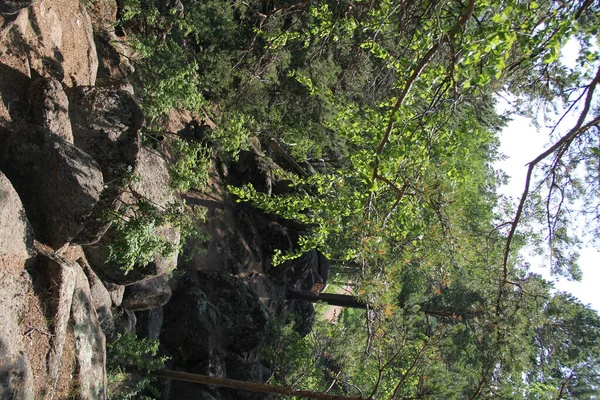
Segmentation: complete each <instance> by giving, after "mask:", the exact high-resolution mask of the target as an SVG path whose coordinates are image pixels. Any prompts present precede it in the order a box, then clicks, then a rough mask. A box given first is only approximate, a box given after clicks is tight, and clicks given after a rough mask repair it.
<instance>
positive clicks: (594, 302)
mask: <svg viewBox="0 0 600 400" xmlns="http://www.w3.org/2000/svg"><path fill="white" fill-rule="evenodd" d="M578 51H579V47H578V44H577V42H576V41H575V40H571V41H569V43H567V45H566V46H565V47H564V49H563V52H562V57H561V62H562V63H563V64H564V65H566V66H567V67H570V68H573V67H575V62H576V59H577V54H578ZM507 107H508V104H507V103H506V102H505V101H501V102H500V104H499V105H498V107H497V108H498V111H500V112H502V111H504V110H507ZM577 116H578V115H577V111H576V110H575V111H574V114H573V115H571V116H570V117H567V118H565V119H564V120H563V122H562V123H561V125H560V126H559V130H558V131H557V132H558V135H559V137H560V136H562V134H564V133H565V132H567V131H568V130H569V129H570V128H572V127H573V126H574V124H575V121H576V118H577ZM561 132H562V133H561ZM548 140H549V129H545V131H544V129H542V130H541V131H537V130H536V128H534V127H533V126H531V121H530V120H529V119H528V118H524V117H519V116H514V117H513V120H512V121H511V122H510V123H509V124H508V126H507V127H506V128H505V129H504V130H503V131H502V134H501V136H500V152H501V153H503V154H504V155H506V156H507V158H506V160H503V161H501V162H498V163H497V164H496V168H499V169H502V170H503V171H504V172H506V173H507V174H508V175H509V176H510V177H511V178H510V181H509V183H508V185H505V186H504V187H502V188H500V190H499V192H500V193H502V194H506V195H509V196H512V197H513V198H514V199H516V200H515V201H517V200H518V199H520V196H521V193H522V192H523V189H524V187H525V176H526V173H527V165H526V164H527V163H528V162H530V161H532V160H533V159H534V158H535V157H536V156H537V155H539V154H540V153H542V151H543V150H544V149H545V148H547V147H548V146H549V145H550V144H551V143H549V142H548ZM575 223H577V222H575ZM524 256H525V257H526V259H527V261H529V262H530V263H531V265H532V271H534V272H537V273H540V274H542V275H543V276H544V277H545V278H546V279H547V280H549V281H552V282H554V286H555V287H556V289H558V290H562V291H565V292H570V293H572V294H573V295H574V296H576V297H577V298H579V299H580V300H581V302H582V303H584V304H588V305H591V306H592V308H594V309H596V311H600V265H599V264H600V252H598V251H597V250H595V249H594V248H592V247H585V248H583V249H582V250H581V252H580V259H579V266H580V267H581V271H582V273H583V278H582V279H581V281H580V282H573V281H568V280H566V279H564V278H557V277H552V276H550V273H549V272H550V271H549V266H548V263H547V260H543V259H541V258H540V257H532V256H529V255H526V254H524Z"/></svg>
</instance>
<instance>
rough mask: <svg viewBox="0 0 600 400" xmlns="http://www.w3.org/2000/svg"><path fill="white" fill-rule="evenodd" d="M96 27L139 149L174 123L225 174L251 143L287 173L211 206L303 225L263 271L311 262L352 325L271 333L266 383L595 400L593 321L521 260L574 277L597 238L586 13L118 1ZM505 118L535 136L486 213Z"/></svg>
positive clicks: (578, 5) (386, 4) (448, 3)
mask: <svg viewBox="0 0 600 400" xmlns="http://www.w3.org/2000/svg"><path fill="white" fill-rule="evenodd" d="M117 16H118V18H119V21H118V25H117V31H120V33H121V35H126V37H127V38H128V40H129V41H130V43H131V46H132V47H133V49H134V50H135V57H134V60H133V63H134V65H135V69H136V71H135V74H134V75H133V77H132V79H133V81H132V83H133V86H134V87H135V90H136V95H137V97H138V98H139V100H140V103H141V106H142V109H143V111H144V113H145V116H146V121H147V127H146V128H145V129H146V130H147V132H146V135H147V137H151V132H152V131H153V129H154V130H156V129H158V128H157V127H159V126H160V124H161V123H162V121H164V116H165V114H166V113H167V112H168V111H169V110H171V109H173V108H177V109H185V110H188V111H191V112H195V113H198V114H199V115H205V116H209V117H210V119H211V120H213V121H215V125H216V128H215V129H212V130H209V131H207V132H205V134H206V137H207V138H206V141H207V142H209V143H210V144H212V147H213V148H214V149H215V152H216V154H218V157H219V158H220V159H221V160H223V161H222V162H224V163H227V162H231V161H232V160H236V159H237V157H238V155H239V153H240V151H243V150H245V149H247V148H248V145H249V144H248V143H249V140H250V138H253V137H258V138H259V139H260V140H261V142H263V143H269V142H273V143H275V144H276V145H275V146H277V148H278V149H280V152H281V153H282V154H285V155H287V157H288V158H289V159H291V160H292V161H293V163H294V165H295V168H291V169H290V170H279V172H278V173H279V174H280V175H281V176H279V177H278V179H279V180H281V181H284V182H285V183H286V185H285V188H284V189H281V188H279V189H278V190H275V189H274V188H273V190H261V189H260V188H256V187H254V186H252V185H242V186H235V185H232V186H230V187H229V188H228V189H229V191H230V193H231V194H232V195H233V196H235V198H236V199H237V201H238V202H243V203H248V204H251V205H252V206H254V207H256V208H258V209H260V210H263V211H264V212H265V213H268V214H269V215H276V216H277V217H278V218H281V219H282V220H292V221H295V222H296V223H298V224H301V225H302V226H304V227H306V229H304V231H303V234H302V235H300V236H299V237H298V238H297V242H296V243H294V248H293V250H292V251H288V250H285V249H279V250H276V251H275V253H274V254H273V265H275V268H277V266H276V265H278V264H281V263H285V262H287V261H288V260H291V259H294V258H296V257H299V256H300V255H301V254H303V253H305V252H306V251H308V250H311V249H315V248H316V249H318V250H319V251H320V252H322V253H323V254H325V255H326V256H327V258H328V259H329V260H331V261H332V265H333V266H332V268H331V272H330V281H334V283H333V284H332V285H333V286H335V285H338V286H340V287H341V286H344V285H351V286H352V289H353V299H354V300H355V302H356V303H357V304H358V305H360V306H361V307H360V308H345V309H344V310H343V311H342V312H341V315H340V318H339V320H338V322H337V323H336V324H330V323H328V322H327V321H321V322H320V323H315V326H314V329H313V331H312V332H311V333H309V334H308V335H306V336H305V337H300V335H298V334H297V333H295V332H294V331H293V330H292V329H291V328H290V327H289V326H288V327H285V326H284V327H282V328H281V332H280V339H279V341H277V342H276V343H273V344H272V345H271V347H270V350H269V351H268V352H265V357H270V359H271V366H272V367H273V369H274V371H275V375H274V377H273V379H272V381H273V382H274V383H277V384H279V385H283V386H287V387H293V388H297V389H302V390H313V391H316V392H327V393H330V394H337V395H343V396H353V397H358V398H364V399H371V398H373V399H424V398H435V399H454V398H456V399H479V398H485V399H487V398H511V399H513V398H514V399H521V398H522V399H561V398H562V399H597V398H600V386H599V385H600V318H599V316H598V313H597V312H596V311H595V310H593V309H591V308H590V307H589V306H586V305H584V304H582V303H581V302H580V301H579V300H577V299H576V298H575V297H574V296H573V295H571V294H568V293H563V292H559V291H556V290H554V288H553V287H552V284H551V283H549V282H548V281H547V280H545V279H544V278H543V277H542V276H540V275H539V274H535V273H532V272H531V271H530V270H529V263H528V260H527V259H526V257H524V256H523V254H524V253H523V249H525V248H529V249H531V248H534V249H536V250H537V251H539V253H540V254H541V255H542V257H544V260H545V261H546V264H547V268H548V271H549V272H550V273H551V274H553V275H557V276H563V277H566V278H568V279H573V280H578V279H582V278H583V279H585V276H583V277H582V275H581V272H580V270H579V268H578V264H577V262H578V253H577V252H578V249H579V247H580V246H581V245H582V244H584V243H585V244H587V243H588V242H593V241H594V239H595V238H597V237H598V232H599V228H600V224H599V217H600V199H599V197H598V195H599V194H600V184H599V182H600V169H599V167H598V166H599V165H600V164H599V162H600V147H599V146H600V145H599V143H600V141H599V140H598V138H599V136H598V135H599V133H600V130H599V129H600V128H599V123H600V103H599V102H598V100H599V99H600V97H599V95H598V90H599V85H600V52H599V49H598V46H597V44H598V38H599V28H600V6H599V4H598V3H597V2H596V1H593V0H573V1H562V0H502V1H490V0H424V1H415V0H397V1H391V0H380V1H375V0H338V1H335V0H312V1H311V0H299V1H295V0H292V1H288V0H245V1H242V0H203V1H200V0H152V1H141V0H123V1H122V2H121V4H119V10H118V14H117ZM567 45H569V46H576V47H577V49H578V52H577V59H576V62H575V63H574V65H575V67H567V66H565V65H564V64H563V62H562V60H561V54H562V51H563V49H564V48H565V46H567ZM500 98H502V99H507V101H508V103H509V104H510V107H511V110H510V112H507V113H499V112H498V111H497V107H496V105H497V103H498V101H499V99H500ZM561 110H566V111H564V113H565V114H569V115H574V116H575V120H576V123H575V124H574V125H573V126H567V125H566V124H559V122H560V120H561V119H562V118H563V115H562V114H561V113H562V111H561ZM557 112H558V113H559V114H557ZM511 115H523V116H528V117H531V118H533V119H534V120H535V121H538V123H539V124H540V125H550V126H553V127H554V129H553V130H552V133H551V134H550V135H549V137H548V138H547V140H548V145H547V147H546V150H545V151H544V152H543V153H541V154H539V155H538V156H537V157H536V158H535V159H532V160H531V162H530V163H529V164H528V168H529V169H528V172H527V176H526V186H525V187H524V188H523V191H522V195H521V196H520V197H519V198H517V199H509V198H506V197H505V196H500V195H499V194H498V193H497V189H498V188H499V187H500V185H502V184H503V183H505V181H506V179H507V177H506V176H505V174H504V173H503V171H499V170H496V169H495V168H494V163H495V162H496V161H497V160H499V159H500V158H502V157H503V156H504V155H503V154H500V153H499V151H498V147H499V143H500V142H499V141H500V133H501V131H502V129H503V128H504V127H505V126H506V124H507V122H508V121H509V120H510V118H511ZM194 149H195V150H190V149H187V150H186V151H192V152H194V156H195V157H198V158H202V159H203V163H201V165H202V168H208V167H207V165H210V164H211V163H212V162H213V161H212V160H213V159H212V158H211V157H210V156H207V154H206V150H203V149H205V148H204V147H197V148H194ZM188 173H189V174H191V175H194V176H193V178H194V179H195V180H194V179H192V181H191V182H192V183H190V181H189V180H185V179H182V182H183V184H182V186H181V187H180V190H183V191H185V190H202V185H203V184H204V183H205V182H206V179H207V178H206V176H205V175H203V173H202V172H198V171H196V170H194V168H191V169H190V170H189V171H188ZM190 187H191V188H192V189H190ZM576 220H577V221H585V226H586V229H587V231H586V232H584V233H583V235H582V234H581V232H580V231H579V230H578V229H576V228H577V227H576V226H574V222H573V221H576Z"/></svg>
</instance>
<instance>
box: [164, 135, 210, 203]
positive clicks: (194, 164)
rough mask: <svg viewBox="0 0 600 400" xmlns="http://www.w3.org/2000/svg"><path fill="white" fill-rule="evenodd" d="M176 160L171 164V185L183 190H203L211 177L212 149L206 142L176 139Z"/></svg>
mask: <svg viewBox="0 0 600 400" xmlns="http://www.w3.org/2000/svg"><path fill="white" fill-rule="evenodd" d="M173 147H174V150H175V151H174V155H173V157H174V158H175V160H176V161H175V162H174V163H172V164H170V165H169V172H170V174H171V185H172V186H173V187H174V188H175V189H177V190H179V191H181V192H182V193H185V192H187V191H188V190H190V189H197V190H202V189H203V188H204V186H205V185H206V183H207V182H208V178H209V170H210V167H211V165H212V151H211V149H210V148H208V147H207V146H206V145H205V144H203V143H200V142H195V141H191V140H183V139H178V140H175V141H174V146H173Z"/></svg>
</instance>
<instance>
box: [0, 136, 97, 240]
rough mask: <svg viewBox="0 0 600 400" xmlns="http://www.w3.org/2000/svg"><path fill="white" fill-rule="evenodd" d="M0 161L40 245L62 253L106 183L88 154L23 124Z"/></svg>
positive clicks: (78, 230)
mask: <svg viewBox="0 0 600 400" xmlns="http://www.w3.org/2000/svg"><path fill="white" fill-rule="evenodd" d="M0 162H1V164H0V165H2V169H3V171H5V173H6V175H7V176H8V178H9V179H10V181H11V182H12V183H13V185H14V187H15V189H16V190H17V192H18V193H19V194H20V195H21V198H22V199H23V200H24V202H23V204H24V206H25V210H26V213H27V216H28V217H29V220H30V222H31V224H32V226H33V230H34V232H35V236H36V238H38V240H40V241H42V242H44V243H47V244H49V245H51V246H53V247H55V248H59V247H61V246H63V245H64V244H66V243H68V242H71V241H72V240H73V239H74V238H75V237H76V236H77V235H78V234H79V233H80V232H81V231H82V230H83V228H84V225H85V223H86V220H87V219H88V217H89V216H90V214H91V213H92V210H93V208H94V207H95V206H96V204H97V203H98V200H99V199H100V193H101V192H102V189H103V184H104V181H103V179H102V174H101V172H100V168H99V166H98V164H97V163H96V161H94V160H93V159H92V158H91V157H90V156H89V155H88V154H86V153H84V152H83V151H81V150H80V149H79V148H77V147H75V146H74V145H73V144H71V143H69V142H67V141H66V140H65V139H63V138H61V137H59V136H58V135H56V134H55V133H53V132H51V131H48V130H47V129H44V128H42V127H39V126H35V125H24V126H22V127H21V128H20V129H19V130H17V131H15V132H13V134H12V135H11V136H10V137H9V138H8V140H7V142H6V143H5V145H4V152H3V154H2V157H0Z"/></svg>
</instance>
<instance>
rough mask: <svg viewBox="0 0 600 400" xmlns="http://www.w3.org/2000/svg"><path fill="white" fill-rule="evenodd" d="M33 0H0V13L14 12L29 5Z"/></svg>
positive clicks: (8, 13)
mask: <svg viewBox="0 0 600 400" xmlns="http://www.w3.org/2000/svg"><path fill="white" fill-rule="evenodd" d="M34 1H35V0H0V14H5V15H10V14H16V13H18V12H19V11H21V10H22V9H24V8H27V7H29V6H31V5H32V4H33V3H34Z"/></svg>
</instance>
